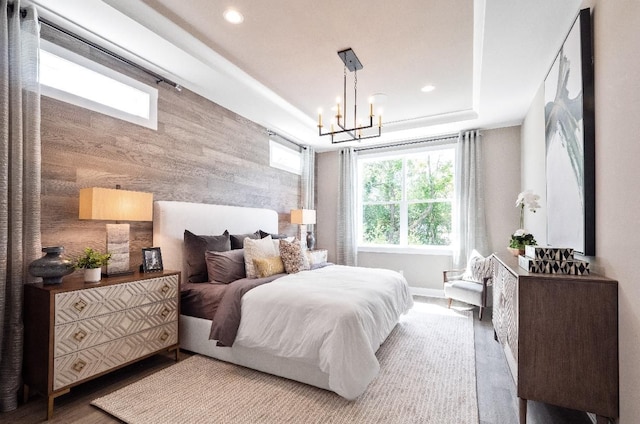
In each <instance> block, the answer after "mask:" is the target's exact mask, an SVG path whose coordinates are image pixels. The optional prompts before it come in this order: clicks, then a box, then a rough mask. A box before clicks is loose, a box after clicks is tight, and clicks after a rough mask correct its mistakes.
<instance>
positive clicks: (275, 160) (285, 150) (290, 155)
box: [269, 140, 302, 175]
mask: <svg viewBox="0 0 640 424" xmlns="http://www.w3.org/2000/svg"><path fill="white" fill-rule="evenodd" d="M269 165H271V166H272V167H274V168H278V169H282V170H284V171H288V172H291V173H294V174H298V175H301V174H302V157H301V155H300V152H299V151H298V150H294V149H290V148H289V147H285V146H283V145H282V144H280V143H278V142H275V141H273V140H269Z"/></svg>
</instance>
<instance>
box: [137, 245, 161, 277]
mask: <svg viewBox="0 0 640 424" xmlns="http://www.w3.org/2000/svg"><path fill="white" fill-rule="evenodd" d="M162 270H163V267H162V253H161V252H160V248H159V247H145V248H143V249H142V272H156V271H162Z"/></svg>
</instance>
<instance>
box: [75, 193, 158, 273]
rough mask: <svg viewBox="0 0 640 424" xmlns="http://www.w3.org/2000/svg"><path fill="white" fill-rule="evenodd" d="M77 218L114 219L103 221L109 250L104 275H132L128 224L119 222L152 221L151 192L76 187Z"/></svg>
mask: <svg viewBox="0 0 640 424" xmlns="http://www.w3.org/2000/svg"><path fill="white" fill-rule="evenodd" d="M79 218H80V219H91V220H101V221H116V223H115V224H107V252H108V253H111V259H110V261H109V265H107V267H106V272H105V275H106V276H114V275H126V274H133V271H132V270H130V269H129V224H122V223H120V221H152V220H153V194H152V193H143V192H140V191H128V190H120V186H116V188H115V189H110V188H100V187H91V188H83V189H81V190H80V211H79Z"/></svg>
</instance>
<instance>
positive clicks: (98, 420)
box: [0, 308, 591, 424]
mask: <svg viewBox="0 0 640 424" xmlns="http://www.w3.org/2000/svg"><path fill="white" fill-rule="evenodd" d="M474 333H475V346H476V376H477V392H478V409H479V414H480V423H479V424H512V423H513V424H515V423H517V422H518V420H517V417H518V415H517V414H518V404H517V398H516V393H515V385H514V384H513V381H512V380H511V376H510V374H509V371H508V369H507V364H506V362H505V359H504V354H503V353H502V351H501V350H500V347H499V344H498V343H497V342H495V341H494V339H493V327H492V325H491V310H490V309H489V310H488V311H486V312H485V316H484V318H483V320H482V321H479V320H478V311H477V308H475V310H474ZM188 356H189V353H186V352H181V359H185V358H187V357H188ZM172 364H174V361H173V356H172V354H166V355H156V356H153V357H151V358H148V359H145V360H143V361H141V362H139V363H136V364H133V365H130V366H128V367H126V368H123V369H121V370H118V371H116V372H113V373H111V374H108V375H105V376H103V377H101V378H98V379H96V380H93V381H90V382H88V383H85V384H82V385H80V386H77V387H75V388H73V389H72V390H71V392H70V393H68V394H66V395H63V396H60V397H59V398H57V399H56V401H55V409H54V415H53V418H52V420H51V421H50V422H51V423H69V424H73V423H77V424H80V423H83V424H84V423H92V424H106V423H120V422H121V421H120V420H118V419H115V418H113V417H111V416H109V415H107V414H105V413H104V412H102V411H101V410H99V409H98V408H95V407H93V406H91V405H90V402H91V401H92V400H93V399H95V398H97V397H100V396H103V395H106V394H108V393H111V392H112V391H114V390H117V389H119V388H121V387H124V386H126V385H128V384H130V383H133V382H135V381H137V380H139V379H142V378H144V377H146V376H147V375H149V374H152V373H154V372H156V371H159V370H161V369H163V368H166V367H168V366H171V365H172ZM45 414H46V400H45V399H44V398H43V397H42V396H39V395H35V396H33V397H32V398H31V399H30V400H29V402H27V403H26V404H24V405H21V406H20V407H19V408H18V409H17V410H15V411H12V412H8V413H3V414H0V423H16V424H18V423H20V424H32V423H40V422H43V421H44V417H45ZM527 422H528V424H565V423H566V424H591V421H590V420H589V418H588V417H587V415H586V414H585V413H583V412H579V411H573V410H569V409H564V408H559V407H555V406H552V405H546V404H543V403H539V402H529V408H528V416H527Z"/></svg>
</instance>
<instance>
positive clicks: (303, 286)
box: [153, 201, 413, 399]
mask: <svg viewBox="0 0 640 424" xmlns="http://www.w3.org/2000/svg"><path fill="white" fill-rule="evenodd" d="M258 229H260V230H262V231H264V232H268V233H277V232H278V215H277V213H276V212H275V211H273V210H269V209H260V208H246V207H236V206H226V205H212V204H199V203H188V202H173V201H156V202H155V203H154V219H153V243H154V246H157V247H160V248H161V252H162V258H163V262H164V268H165V269H176V270H182V271H183V276H184V275H185V274H184V271H185V269H186V263H185V257H184V255H183V237H184V231H185V230H189V231H190V232H192V233H194V234H204V235H217V234H222V233H223V232H225V231H228V232H229V233H231V234H244V233H252V232H255V231H256V230H258ZM347 276H348V278H347ZM382 279H385V280H387V281H382ZM183 281H184V277H183ZM202 284H207V283H202ZM302 291H307V292H308V291H311V293H312V295H311V296H308V297H309V298H310V299H309V300H308V302H310V303H304V302H302V301H299V299H301V298H303V297H304V296H305V294H304V293H302ZM347 299H350V300H347ZM320 300H323V301H326V303H319V302H320ZM241 304H242V309H241V315H242V317H241V320H240V324H239V328H238V330H237V337H236V338H235V342H234V343H233V344H232V345H231V347H228V346H220V345H219V343H218V341H217V340H211V339H210V334H212V321H211V320H210V319H206V318H202V317H196V316H190V315H186V314H183V313H182V312H181V315H180V347H181V348H183V349H185V350H189V351H192V352H196V353H200V354H203V355H206V356H210V357H213V358H216V359H220V360H223V361H226V362H231V363H234V364H237V365H242V366H245V367H248V368H252V369H256V370H259V371H262V372H266V373H269V374H274V375H277V376H281V377H285V378H288V379H292V380H296V381H300V382H302V383H306V384H309V385H312V386H316V387H320V388H323V389H326V390H330V391H333V392H335V393H337V394H338V395H340V396H342V397H344V398H346V399H355V398H356V397H358V396H359V395H360V394H362V393H363V392H364V391H365V389H366V387H367V385H368V384H369V382H371V380H373V379H374V378H375V376H376V375H377V374H378V371H379V364H378V362H377V359H376V358H375V352H376V351H377V349H378V348H379V346H380V345H381V344H382V343H383V342H384V340H385V339H386V337H387V336H388V335H389V333H390V332H391V330H392V329H393V327H394V326H395V325H396V324H397V322H398V320H399V317H400V315H401V314H402V313H405V312H407V311H408V310H409V309H410V308H411V306H412V305H413V302H412V300H411V295H410V293H409V289H408V285H407V283H406V280H405V279H404V278H403V277H402V276H401V275H400V274H399V273H397V272H394V271H389V270H380V269H367V268H354V267H343V266H339V265H333V266H327V267H323V268H321V269H316V270H311V271H303V272H300V273H296V274H290V275H287V276H284V277H282V278H278V279H276V280H275V281H273V282H270V283H268V284H263V285H260V286H258V287H255V288H253V289H252V290H250V291H248V292H246V294H244V295H243V296H242V298H241ZM301 305H302V306H301ZM355 305H358V308H355ZM294 306H295V307H294ZM354 311H355V312H354ZM310 328H312V329H314V330H313V331H309V329H310ZM285 336H286V337H285Z"/></svg>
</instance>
